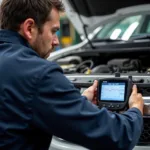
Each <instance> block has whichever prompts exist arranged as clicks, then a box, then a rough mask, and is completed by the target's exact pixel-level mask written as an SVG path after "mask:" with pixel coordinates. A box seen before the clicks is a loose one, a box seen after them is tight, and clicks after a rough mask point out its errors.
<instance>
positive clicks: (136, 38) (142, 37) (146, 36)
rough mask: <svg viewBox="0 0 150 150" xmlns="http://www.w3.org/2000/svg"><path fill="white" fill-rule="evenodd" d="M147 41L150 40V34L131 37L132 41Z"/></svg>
mask: <svg viewBox="0 0 150 150" xmlns="http://www.w3.org/2000/svg"><path fill="white" fill-rule="evenodd" d="M145 39H150V34H144V35H143V34H142V35H137V36H131V38H130V40H145Z"/></svg>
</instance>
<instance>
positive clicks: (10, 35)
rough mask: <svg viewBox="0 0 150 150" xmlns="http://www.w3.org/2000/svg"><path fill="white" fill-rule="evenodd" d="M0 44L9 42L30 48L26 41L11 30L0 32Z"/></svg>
mask: <svg viewBox="0 0 150 150" xmlns="http://www.w3.org/2000/svg"><path fill="white" fill-rule="evenodd" d="M0 42H9V43H14V44H21V45H24V46H27V47H30V46H29V43H28V42H27V40H26V39H24V38H23V37H22V36H21V35H20V34H19V33H18V32H15V31H11V30H4V29H1V30H0Z"/></svg>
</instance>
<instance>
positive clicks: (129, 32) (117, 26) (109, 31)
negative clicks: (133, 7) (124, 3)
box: [95, 15, 142, 40]
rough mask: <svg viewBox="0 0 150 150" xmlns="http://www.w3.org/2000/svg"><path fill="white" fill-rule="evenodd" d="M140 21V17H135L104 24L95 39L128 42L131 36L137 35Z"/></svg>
mask: <svg viewBox="0 0 150 150" xmlns="http://www.w3.org/2000/svg"><path fill="white" fill-rule="evenodd" d="M141 19H142V15H135V16H128V17H125V18H123V19H120V20H115V21H112V22H110V23H108V24H105V25H104V26H103V28H102V29H101V30H100V32H99V33H98V34H97V35H96V38H95V39H108V38H110V39H113V40H116V39H121V40H128V39H129V38H130V37H131V36H133V35H134V34H137V31H138V27H139V25H140V22H141Z"/></svg>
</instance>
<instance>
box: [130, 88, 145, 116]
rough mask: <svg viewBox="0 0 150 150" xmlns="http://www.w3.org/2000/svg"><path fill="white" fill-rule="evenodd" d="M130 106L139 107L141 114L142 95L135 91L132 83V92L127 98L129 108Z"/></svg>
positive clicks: (142, 105)
mask: <svg viewBox="0 0 150 150" xmlns="http://www.w3.org/2000/svg"><path fill="white" fill-rule="evenodd" d="M132 107H136V108H137V109H139V110H140V111H141V113H142V115H143V107H144V101H143V98H142V95H141V94H140V93H137V87H136V85H133V88H132V93H131V96H130V98H129V108H132Z"/></svg>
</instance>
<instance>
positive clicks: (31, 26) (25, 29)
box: [20, 18, 37, 41]
mask: <svg viewBox="0 0 150 150" xmlns="http://www.w3.org/2000/svg"><path fill="white" fill-rule="evenodd" d="M36 32H37V26H36V24H35V21H34V20H33V19H32V18H29V19H26V20H25V21H24V22H23V23H22V24H21V26H20V33H21V34H23V36H24V38H25V39H27V40H28V41H32V39H33V38H34V37H35V34H36Z"/></svg>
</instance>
